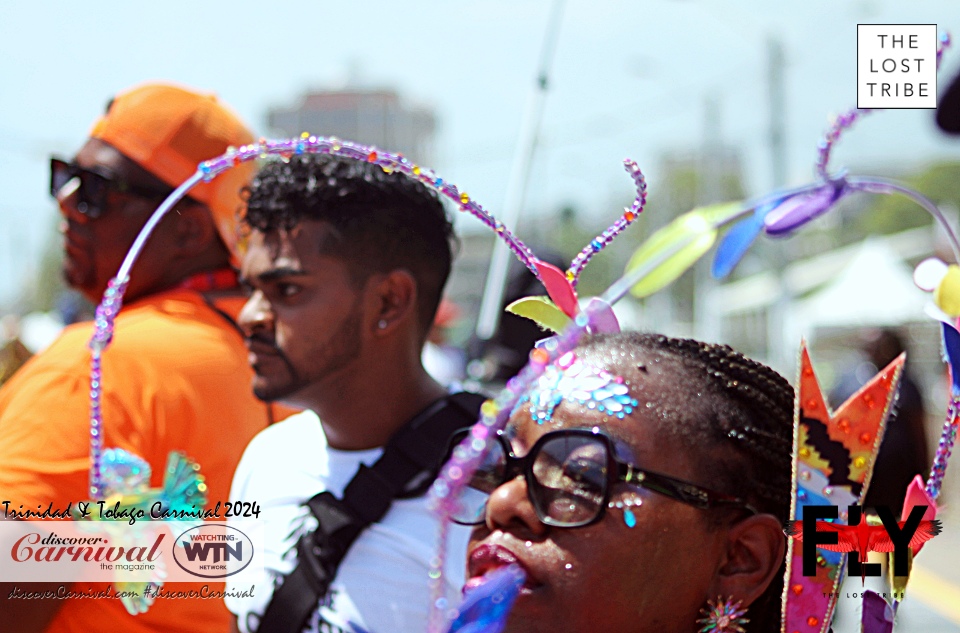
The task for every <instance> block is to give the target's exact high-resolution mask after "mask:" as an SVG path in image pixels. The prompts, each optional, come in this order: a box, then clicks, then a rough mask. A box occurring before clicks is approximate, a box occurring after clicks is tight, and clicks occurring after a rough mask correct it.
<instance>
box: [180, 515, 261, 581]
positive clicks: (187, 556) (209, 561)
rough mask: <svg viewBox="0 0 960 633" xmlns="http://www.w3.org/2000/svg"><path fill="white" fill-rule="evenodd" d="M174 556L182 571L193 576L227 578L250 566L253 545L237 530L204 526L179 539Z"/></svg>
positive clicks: (190, 530)
mask: <svg viewBox="0 0 960 633" xmlns="http://www.w3.org/2000/svg"><path fill="white" fill-rule="evenodd" d="M173 557H174V560H175V561H176V562H177V564H178V565H179V566H180V568H181V569H183V570H184V571H186V572H187V573H190V574H193V575H194V576H198V577H200V578H226V577H227V576H232V575H233V574H235V573H237V572H239V571H242V570H243V569H244V568H245V567H246V566H247V565H249V564H250V561H251V559H252V558H253V543H252V541H251V540H250V538H249V537H247V535H246V534H244V533H243V532H241V531H240V530H238V529H237V528H235V527H232V526H229V525H226V524H224V523H204V524H203V525H198V526H196V527H193V528H190V529H189V530H187V531H185V532H184V533H183V534H181V535H180V536H179V537H177V545H176V547H175V548H174V550H173Z"/></svg>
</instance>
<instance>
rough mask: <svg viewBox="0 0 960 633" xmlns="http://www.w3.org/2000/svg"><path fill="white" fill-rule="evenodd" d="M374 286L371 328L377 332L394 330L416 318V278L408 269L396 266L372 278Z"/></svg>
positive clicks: (414, 320) (384, 332)
mask: <svg viewBox="0 0 960 633" xmlns="http://www.w3.org/2000/svg"><path fill="white" fill-rule="evenodd" d="M372 281H373V284H374V287H373V289H372V290H373V292H374V297H373V302H374V309H373V317H374V318H373V324H372V325H373V330H374V332H375V333H377V334H386V333H389V332H392V331H394V330H395V329H396V328H397V327H399V326H400V325H401V324H403V323H408V322H416V319H417V280H416V279H414V277H413V275H412V274H411V273H410V271H408V270H406V269H403V268H397V269H394V270H391V271H390V272H388V273H386V274H384V275H376V276H374V277H373V278H372Z"/></svg>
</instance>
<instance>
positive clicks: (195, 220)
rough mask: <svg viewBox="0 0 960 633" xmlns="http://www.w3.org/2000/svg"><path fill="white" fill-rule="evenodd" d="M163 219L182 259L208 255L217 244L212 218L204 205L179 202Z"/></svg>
mask: <svg viewBox="0 0 960 633" xmlns="http://www.w3.org/2000/svg"><path fill="white" fill-rule="evenodd" d="M164 219H165V220H167V221H169V222H170V223H171V224H170V237H171V243H172V246H173V248H175V249H176V252H177V255H179V256H180V257H182V258H195V257H198V256H201V255H205V254H208V253H209V252H210V250H211V249H212V247H213V246H214V243H217V242H219V235H218V234H217V228H216V226H214V223H213V216H212V215H211V213H210V210H209V209H207V207H206V206H205V205H202V204H200V203H197V202H191V201H189V200H187V201H181V202H179V203H178V204H177V206H176V207H175V208H173V209H171V210H170V212H169V213H168V214H167V216H166V218H164ZM224 248H225V247H224Z"/></svg>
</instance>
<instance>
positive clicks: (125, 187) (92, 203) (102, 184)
mask: <svg viewBox="0 0 960 633" xmlns="http://www.w3.org/2000/svg"><path fill="white" fill-rule="evenodd" d="M74 179H77V181H78V186H77V211H79V212H80V213H82V214H83V215H85V216H87V217H88V218H91V219H95V218H99V217H100V216H101V215H103V212H104V211H105V210H106V208H107V194H108V193H109V192H110V191H119V192H121V193H127V194H132V195H135V196H138V197H140V198H146V199H147V200H160V199H163V198H166V197H167V196H169V195H170V193H171V192H173V189H169V188H163V189H161V188H158V187H148V186H144V185H135V184H132V183H129V182H127V181H126V180H124V179H122V178H120V177H119V176H117V175H116V174H114V173H113V172H111V171H110V170H108V169H104V168H102V167H92V168H89V167H81V166H80V165H77V164H76V163H68V162H66V161H65V160H61V159H59V158H51V159H50V195H51V196H53V197H54V198H56V197H57V195H58V194H59V193H60V191H61V190H62V189H63V188H64V187H65V186H67V184H68V183H69V182H70V181H71V180H74Z"/></svg>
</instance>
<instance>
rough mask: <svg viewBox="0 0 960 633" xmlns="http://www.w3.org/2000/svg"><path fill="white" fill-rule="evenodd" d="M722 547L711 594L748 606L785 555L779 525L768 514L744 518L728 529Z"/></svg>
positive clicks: (770, 578) (768, 581)
mask: <svg viewBox="0 0 960 633" xmlns="http://www.w3.org/2000/svg"><path fill="white" fill-rule="evenodd" d="M726 548H727V549H726V560H725V561H724V562H723V564H722V565H721V567H720V569H719V571H718V573H717V576H716V578H715V581H714V585H715V586H714V587H713V591H712V593H713V595H715V596H723V597H724V598H726V597H728V596H731V597H733V599H734V600H739V601H742V603H743V604H744V605H745V606H746V605H750V604H752V603H753V602H754V601H755V600H756V599H757V598H759V597H760V596H761V595H762V594H763V592H764V591H766V589H767V587H768V586H770V583H771V582H773V579H774V577H775V576H776V575H777V573H779V572H780V568H781V565H782V564H783V557H784V555H785V552H786V537H785V536H784V534H783V529H782V526H781V525H780V522H779V521H778V520H777V518H776V517H775V516H773V515H772V514H757V515H754V516H751V517H748V518H746V519H744V520H742V521H740V522H738V523H735V524H734V525H732V526H730V527H729V528H728V532H727V540H726Z"/></svg>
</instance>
